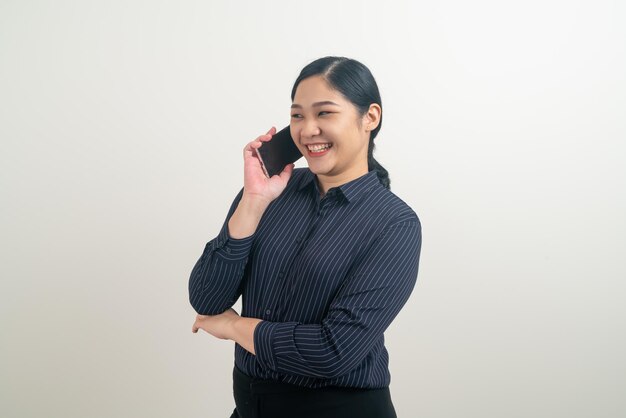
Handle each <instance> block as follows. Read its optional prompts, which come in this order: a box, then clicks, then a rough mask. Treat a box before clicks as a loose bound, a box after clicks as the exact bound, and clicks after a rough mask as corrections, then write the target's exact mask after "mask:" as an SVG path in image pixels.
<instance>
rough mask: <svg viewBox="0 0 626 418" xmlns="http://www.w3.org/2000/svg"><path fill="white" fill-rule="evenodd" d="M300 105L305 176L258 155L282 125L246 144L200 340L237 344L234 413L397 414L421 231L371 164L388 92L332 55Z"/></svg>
mask: <svg viewBox="0 0 626 418" xmlns="http://www.w3.org/2000/svg"><path fill="white" fill-rule="evenodd" d="M291 98H292V105H291V123H290V131H291V136H292V138H293V141H294V143H295V145H296V146H297V147H298V148H299V149H300V151H301V152H302V154H303V155H304V156H305V158H306V160H307V162H308V167H307V168H299V169H294V166H293V165H292V164H289V165H287V166H286V167H285V169H284V170H283V171H282V173H280V174H279V175H274V176H272V177H271V178H267V177H266V176H265V174H264V173H263V170H262V168H261V164H260V162H259V160H258V159H257V158H256V154H255V153H254V149H255V148H258V147H260V146H261V144H262V143H263V142H265V141H269V140H271V137H272V135H273V134H274V133H275V132H276V131H275V129H274V128H272V129H270V130H269V131H268V133H267V134H265V135H261V136H259V137H258V138H257V139H256V140H254V141H252V142H250V143H248V144H247V145H246V146H245V147H244V187H243V188H242V189H241V190H240V191H239V193H238V194H237V195H236V196H235V199H234V201H233V202H232V204H231V207H230V209H229V212H228V214H227V216H226V220H225V221H224V224H223V226H222V229H221V231H220V232H219V234H218V235H217V237H215V238H214V239H213V240H211V241H210V242H208V243H207V244H206V246H205V249H204V251H203V253H202V255H201V257H200V259H199V260H198V261H197V262H196V264H195V266H194V267H193V270H192V272H191V277H190V279H189V299H190V302H191V304H192V306H193V307H194V309H195V310H196V312H197V313H198V316H197V318H196V322H195V323H194V325H193V327H192V331H193V332H197V331H198V330H199V329H203V330H204V331H206V332H208V333H210V334H212V335H213V336H215V337H217V338H222V339H230V340H233V341H235V342H236V345H235V367H234V369H233V393H234V400H235V404H236V408H235V410H234V411H233V414H232V416H231V417H235V418H237V417H239V418H248V417H258V418H265V417H271V418H282V417H290V418H292V417H299V418H307V417H325V418H334V417H341V418H350V417H359V418H369V417H372V418H373V417H376V418H391V417H395V416H396V413H395V408H394V405H393V402H392V400H391V394H390V391H389V383H390V380H391V376H390V373H389V368H388V363H389V354H388V352H387V349H386V347H385V342H384V332H385V330H386V329H387V328H388V327H389V325H390V324H391V322H392V321H393V320H394V318H395V317H396V316H397V314H398V313H399V312H400V310H401V309H402V307H403V306H404V304H405V303H406V301H407V300H408V298H409V296H410V295H411V292H412V290H413V288H414V286H415V283H416V280H417V273H418V266H419V257H420V252H421V243H422V234H421V223H420V220H419V218H418V216H417V214H416V213H415V211H413V209H412V208H411V207H409V206H408V205H407V204H406V203H405V202H404V201H403V200H402V199H400V198H399V197H398V196H396V195H395V194H394V193H392V192H391V190H390V187H389V177H388V174H387V171H386V170H385V169H384V168H382V166H380V164H378V162H377V161H376V160H375V159H374V158H373V148H374V144H373V140H374V137H375V136H376V134H377V133H378V131H379V130H380V126H381V121H382V105H381V100H380V94H379V92H378V87H377V86H376V82H375V81H374V78H373V76H372V74H371V73H370V71H369V70H368V69H367V68H366V67H365V66H364V65H363V64H361V63H359V62H358V61H355V60H352V59H348V58H343V57H325V58H321V59H319V60H316V61H313V62H312V63H311V64H309V65H307V66H306V67H305V68H304V69H303V70H302V72H301V73H300V76H299V77H298V79H297V80H296V82H295V84H294V86H293V90H292V94H291ZM240 296H243V305H242V313H241V316H239V315H238V314H237V313H236V312H235V311H234V310H232V309H231V307H232V306H233V305H234V304H235V302H236V301H237V299H238V298H239V297H240Z"/></svg>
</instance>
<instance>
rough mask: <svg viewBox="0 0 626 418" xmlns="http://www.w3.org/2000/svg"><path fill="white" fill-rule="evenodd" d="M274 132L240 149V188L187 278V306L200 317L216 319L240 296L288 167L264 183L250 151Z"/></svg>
mask: <svg viewBox="0 0 626 418" xmlns="http://www.w3.org/2000/svg"><path fill="white" fill-rule="evenodd" d="M275 132H276V130H275V128H272V129H270V130H269V131H268V133H267V134H265V135H261V136H259V137H258V138H257V139H256V140H254V141H252V142H250V143H248V144H247V145H246V147H245V148H244V187H243V188H242V189H241V190H240V191H239V193H238V194H237V196H236V197H235V199H234V201H233V203H232V204H231V207H230V209H229V211H228V215H227V216H226V220H225V221H224V224H223V225H222V228H221V230H220V233H219V234H218V235H217V237H215V238H214V239H212V240H211V241H209V242H208V243H207V244H206V246H205V248H204V251H203V252H202V255H201V256H200V258H199V259H198V261H197V262H196V264H195V265H194V267H193V269H192V271H191V276H190V277H189V302H190V303H191V306H192V307H193V308H194V309H195V311H196V312H197V313H199V314H201V315H217V314H220V313H222V312H224V311H225V310H227V309H228V308H230V307H232V306H233V305H234V304H235V302H236V301H237V299H238V298H239V295H240V294H241V289H242V286H241V280H242V278H243V274H244V270H245V268H246V264H247V262H248V258H249V254H250V248H251V247H252V242H253V241H254V234H255V231H256V229H257V227H258V225H259V222H260V221H261V218H262V216H263V214H264V213H265V210H266V209H267V207H268V206H269V204H270V203H271V202H272V200H274V199H275V198H276V197H278V196H279V195H280V194H281V193H282V191H283V190H284V189H285V187H286V186H287V182H288V181H289V178H290V177H291V173H292V172H293V167H294V166H293V164H289V165H287V166H286V167H285V169H284V170H283V171H282V173H280V174H279V175H275V176H272V178H270V179H268V178H267V177H265V174H264V173H263V169H262V168H261V164H260V162H259V160H258V159H257V157H256V155H255V152H254V148H258V147H260V146H261V145H262V142H265V141H269V140H270V139H271V137H272V135H274V133H275Z"/></svg>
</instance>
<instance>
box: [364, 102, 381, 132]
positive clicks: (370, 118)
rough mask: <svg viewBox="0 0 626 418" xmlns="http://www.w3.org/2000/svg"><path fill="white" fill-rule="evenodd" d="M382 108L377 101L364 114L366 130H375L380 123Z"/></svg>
mask: <svg viewBox="0 0 626 418" xmlns="http://www.w3.org/2000/svg"><path fill="white" fill-rule="evenodd" d="M381 112H382V109H381V108H380V105H378V104H377V103H372V104H371V105H370V108H369V109H368V111H367V112H365V114H364V115H363V126H365V130H366V131H368V132H369V131H373V130H374V129H376V127H377V126H378V124H379V123H380V115H381Z"/></svg>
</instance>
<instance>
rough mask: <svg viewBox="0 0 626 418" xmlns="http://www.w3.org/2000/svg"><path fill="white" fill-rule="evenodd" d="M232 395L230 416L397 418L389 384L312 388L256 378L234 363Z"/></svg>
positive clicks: (250, 417) (247, 417)
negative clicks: (233, 408) (232, 401)
mask: <svg viewBox="0 0 626 418" xmlns="http://www.w3.org/2000/svg"><path fill="white" fill-rule="evenodd" d="M233 395H234V398H235V405H236V408H235V410H234V411H233V414H232V415H231V416H230V418H397V415H396V411H395V409H394V407H393V403H392V402H391V394H390V392H389V388H388V387H386V388H382V389H359V388H344V387H336V386H333V387H326V388H319V389H312V388H306V387H301V386H297V385H291V384H287V383H283V382H278V381H275V380H261V379H254V378H252V377H250V376H248V375H246V374H244V373H243V372H242V371H241V370H239V368H238V367H237V366H235V367H234V369H233Z"/></svg>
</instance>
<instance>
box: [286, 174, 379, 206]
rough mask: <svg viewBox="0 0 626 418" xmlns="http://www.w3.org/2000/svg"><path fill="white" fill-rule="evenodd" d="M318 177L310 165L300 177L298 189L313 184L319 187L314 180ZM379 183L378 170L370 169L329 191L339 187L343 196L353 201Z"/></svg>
mask: <svg viewBox="0 0 626 418" xmlns="http://www.w3.org/2000/svg"><path fill="white" fill-rule="evenodd" d="M316 177H317V176H316V175H315V174H314V173H313V172H312V171H311V170H310V169H309V168H308V167H306V168H305V172H304V174H303V175H302V177H301V178H300V183H299V184H298V190H302V189H304V188H306V187H307V186H310V185H311V184H315V188H316V189H317V187H318V186H317V182H316V181H314V180H315V179H316ZM378 183H379V181H378V175H377V174H376V170H371V171H368V172H367V173H366V174H363V175H362V176H361V177H358V178H356V179H354V180H351V181H349V182H347V183H344V184H342V185H341V186H337V187H332V188H331V189H330V190H329V193H330V192H331V191H332V190H334V189H338V190H339V191H340V192H341V194H343V196H344V197H345V198H346V200H347V201H348V202H351V201H353V200H355V199H356V198H357V197H358V196H359V195H360V194H362V193H364V192H366V191H368V190H370V189H371V188H372V187H374V186H375V185H377V184H378Z"/></svg>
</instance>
